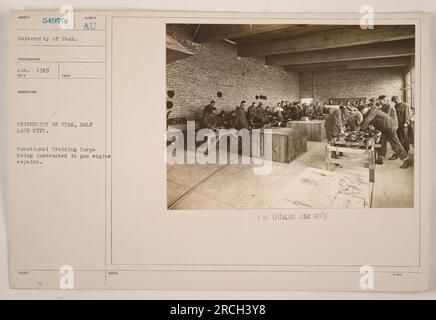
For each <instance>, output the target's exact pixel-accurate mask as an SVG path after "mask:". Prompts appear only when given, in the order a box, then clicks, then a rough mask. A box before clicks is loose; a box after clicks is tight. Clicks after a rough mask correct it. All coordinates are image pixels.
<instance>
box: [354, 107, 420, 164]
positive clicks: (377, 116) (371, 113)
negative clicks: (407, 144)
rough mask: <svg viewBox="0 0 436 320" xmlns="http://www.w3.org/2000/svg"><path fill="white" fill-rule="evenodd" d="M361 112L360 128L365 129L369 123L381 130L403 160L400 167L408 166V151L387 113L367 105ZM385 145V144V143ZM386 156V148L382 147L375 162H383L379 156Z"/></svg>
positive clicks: (383, 136)
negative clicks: (362, 116) (362, 117)
mask: <svg viewBox="0 0 436 320" xmlns="http://www.w3.org/2000/svg"><path fill="white" fill-rule="evenodd" d="M362 114H363V115H364V120H363V122H362V125H361V128H362V129H365V128H367V127H368V126H369V125H372V126H374V127H375V128H376V129H377V130H379V131H381V133H382V138H384V139H385V140H386V141H387V142H389V143H390V144H391V146H392V149H393V150H394V152H395V154H397V155H398V157H399V158H400V159H401V160H403V164H402V165H401V167H400V168H402V169H406V168H409V167H410V166H411V165H412V164H411V162H410V159H409V155H408V153H407V152H406V151H405V150H404V148H403V146H402V145H401V143H400V140H399V139H398V136H397V129H396V128H397V127H396V126H395V123H394V120H393V119H392V117H390V116H389V115H388V114H386V113H385V112H383V111H381V110H377V109H375V108H372V109H370V108H369V107H368V106H366V107H365V108H363V109H362ZM385 145H386V144H385ZM385 156H386V148H383V144H382V148H381V150H380V152H379V153H378V159H377V160H376V163H377V164H383V159H382V158H381V157H385Z"/></svg>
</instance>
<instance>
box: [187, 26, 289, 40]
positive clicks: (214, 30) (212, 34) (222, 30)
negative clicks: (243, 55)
mask: <svg viewBox="0 0 436 320" xmlns="http://www.w3.org/2000/svg"><path fill="white" fill-rule="evenodd" d="M287 27H289V25H286V24H200V25H199V27H198V30H197V32H196V33H195V37H194V39H193V41H194V42H197V43H203V42H208V41H215V40H223V39H232V38H237V37H244V36H250V35H254V34H258V33H264V32H269V31H276V30H281V29H285V28H287Z"/></svg>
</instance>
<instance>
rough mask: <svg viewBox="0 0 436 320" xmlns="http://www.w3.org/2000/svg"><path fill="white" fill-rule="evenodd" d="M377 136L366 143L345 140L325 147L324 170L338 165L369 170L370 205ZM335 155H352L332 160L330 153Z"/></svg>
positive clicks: (377, 146) (377, 145) (373, 181)
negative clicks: (350, 157)
mask: <svg viewBox="0 0 436 320" xmlns="http://www.w3.org/2000/svg"><path fill="white" fill-rule="evenodd" d="M378 140H379V135H374V136H373V137H371V138H369V139H367V140H366V142H363V141H359V142H347V141H345V140H338V141H333V142H330V143H328V144H327V146H326V158H325V162H326V169H327V170H331V169H332V166H333V164H339V165H343V166H348V167H363V168H368V170H369V178H368V180H369V201H370V204H372V193H373V190H374V183H375V168H376V163H375V160H376V148H380V145H379V144H377V142H378ZM333 152H335V153H336V157H338V155H339V153H340V152H342V153H348V154H351V155H352V157H353V158H352V159H339V158H333V157H332V153H333Z"/></svg>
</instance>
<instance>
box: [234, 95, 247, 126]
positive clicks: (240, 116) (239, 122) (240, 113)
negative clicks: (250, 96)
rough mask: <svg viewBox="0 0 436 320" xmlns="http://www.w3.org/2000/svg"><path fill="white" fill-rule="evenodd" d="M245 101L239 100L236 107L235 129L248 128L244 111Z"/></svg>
mask: <svg viewBox="0 0 436 320" xmlns="http://www.w3.org/2000/svg"><path fill="white" fill-rule="evenodd" d="M245 103H246V102H245V101H241V104H240V106H239V107H236V130H241V129H248V121H247V115H246V113H245Z"/></svg>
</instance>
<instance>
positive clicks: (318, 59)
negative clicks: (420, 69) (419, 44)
mask: <svg viewBox="0 0 436 320" xmlns="http://www.w3.org/2000/svg"><path fill="white" fill-rule="evenodd" d="M414 54H415V39H408V40H399V41H391V42H383V43H373V44H369V45H361V46H352V47H343V48H334V49H325V50H317V51H307V52H297V53H291V54H284V55H276V56H267V57H266V63H267V64H268V65H269V64H274V65H282V66H284V65H299V64H308V63H323V62H339V61H351V60H364V59H377V58H393V57H403V56H412V55H414Z"/></svg>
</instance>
